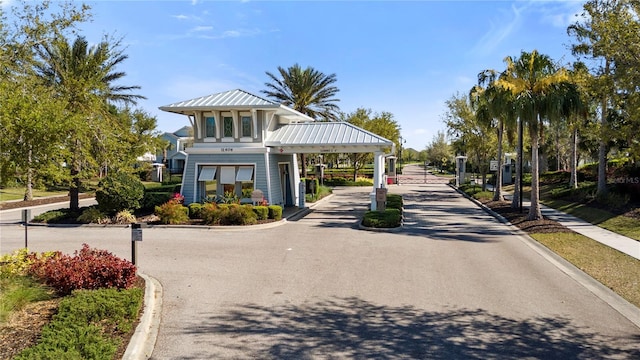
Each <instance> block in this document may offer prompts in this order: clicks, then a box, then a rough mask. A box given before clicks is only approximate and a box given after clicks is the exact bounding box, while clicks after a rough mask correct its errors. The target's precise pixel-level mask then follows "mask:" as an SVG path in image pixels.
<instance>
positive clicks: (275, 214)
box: [268, 205, 282, 221]
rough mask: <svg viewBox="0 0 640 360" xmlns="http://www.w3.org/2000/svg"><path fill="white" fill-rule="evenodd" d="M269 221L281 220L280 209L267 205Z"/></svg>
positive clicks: (276, 206)
mask: <svg viewBox="0 0 640 360" xmlns="http://www.w3.org/2000/svg"><path fill="white" fill-rule="evenodd" d="M268 209H269V219H273V220H276V221H278V220H281V219H282V207H281V206H278V205H269V206H268Z"/></svg>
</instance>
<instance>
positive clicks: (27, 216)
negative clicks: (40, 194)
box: [22, 209, 31, 249]
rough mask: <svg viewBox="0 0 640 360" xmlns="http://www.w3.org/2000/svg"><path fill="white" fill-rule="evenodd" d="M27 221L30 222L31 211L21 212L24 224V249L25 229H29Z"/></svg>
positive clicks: (26, 240)
mask: <svg viewBox="0 0 640 360" xmlns="http://www.w3.org/2000/svg"><path fill="white" fill-rule="evenodd" d="M29 221H31V209H24V210H22V222H23V223H24V248H25V249H26V248H28V247H29V246H28V245H29V242H28V234H27V229H28V228H29Z"/></svg>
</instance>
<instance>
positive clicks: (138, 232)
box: [131, 224, 142, 265]
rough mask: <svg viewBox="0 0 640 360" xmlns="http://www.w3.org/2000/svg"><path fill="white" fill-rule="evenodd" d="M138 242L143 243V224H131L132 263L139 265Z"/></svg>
mask: <svg viewBox="0 0 640 360" xmlns="http://www.w3.org/2000/svg"><path fill="white" fill-rule="evenodd" d="M138 241H142V224H131V263H132V264H133V265H135V264H136V263H137V254H136V252H137V249H138Z"/></svg>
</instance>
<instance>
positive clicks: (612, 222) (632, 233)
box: [542, 200, 640, 241]
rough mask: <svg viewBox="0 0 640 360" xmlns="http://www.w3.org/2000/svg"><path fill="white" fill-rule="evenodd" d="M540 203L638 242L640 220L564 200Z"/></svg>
mask: <svg viewBox="0 0 640 360" xmlns="http://www.w3.org/2000/svg"><path fill="white" fill-rule="evenodd" d="M542 203H543V204H545V205H546V206H549V207H552V208H554V209H557V210H560V211H563V212H566V213H567V214H571V215H573V216H575V217H578V218H580V219H582V220H585V221H587V222H590V223H592V224H594V225H598V226H600V227H601V228H604V229H607V230H610V231H613V232H615V233H618V234H621V235H624V236H627V237H630V238H632V239H635V240H638V241H640V219H636V218H631V217H628V216H624V215H616V214H613V213H611V212H608V211H606V210H603V209H597V208H593V207H589V206H586V205H584V204H579V203H573V202H568V201H564V200H543V201H542Z"/></svg>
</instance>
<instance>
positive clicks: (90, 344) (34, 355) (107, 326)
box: [14, 288, 144, 360]
mask: <svg viewBox="0 0 640 360" xmlns="http://www.w3.org/2000/svg"><path fill="white" fill-rule="evenodd" d="M143 295H144V293H143V291H142V289H138V288H134V289H129V290H122V291H117V290H114V289H101V290H92V291H86V290H83V291H77V292H74V293H73V295H72V296H69V297H67V298H65V299H63V300H62V301H61V302H60V305H59V307H58V313H57V314H56V315H54V317H53V319H52V321H51V322H50V323H49V324H47V325H46V326H45V327H44V328H43V329H42V333H41V335H40V339H39V341H38V344H36V345H35V346H33V347H30V348H27V349H26V350H24V351H22V352H21V353H20V354H18V356H16V357H15V358H14V359H19V360H26V359H98V360H102V359H104V360H107V359H108V360H112V359H113V358H114V356H115V355H116V351H117V348H118V345H119V342H118V340H117V339H112V338H111V337H110V336H109V334H114V333H115V334H116V335H119V336H125V335H126V334H128V333H129V332H130V331H131V330H132V328H133V324H134V322H135V320H136V319H137V318H138V314H139V312H140V309H141V308H142V301H143Z"/></svg>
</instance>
